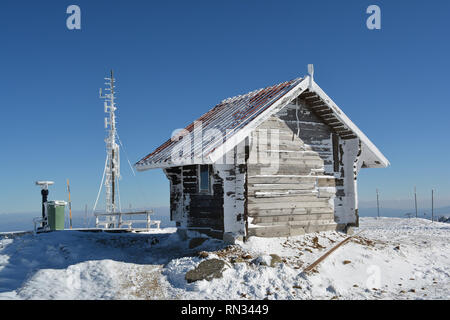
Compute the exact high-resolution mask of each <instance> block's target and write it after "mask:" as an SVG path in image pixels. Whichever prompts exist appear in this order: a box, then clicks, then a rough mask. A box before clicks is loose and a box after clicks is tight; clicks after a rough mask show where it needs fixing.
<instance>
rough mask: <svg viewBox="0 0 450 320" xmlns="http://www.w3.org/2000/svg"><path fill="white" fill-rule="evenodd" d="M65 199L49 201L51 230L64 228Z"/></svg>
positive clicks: (48, 211) (48, 210)
mask: <svg viewBox="0 0 450 320" xmlns="http://www.w3.org/2000/svg"><path fill="white" fill-rule="evenodd" d="M65 206H66V202H65V201H49V202H47V214H48V225H49V227H50V230H52V231H54V230H64V208H65Z"/></svg>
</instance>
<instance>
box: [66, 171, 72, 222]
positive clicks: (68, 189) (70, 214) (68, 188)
mask: <svg viewBox="0 0 450 320" xmlns="http://www.w3.org/2000/svg"><path fill="white" fill-rule="evenodd" d="M67 192H68V193H69V221H70V229H72V202H71V201H70V185H69V179H67Z"/></svg>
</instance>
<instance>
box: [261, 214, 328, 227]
mask: <svg viewBox="0 0 450 320" xmlns="http://www.w3.org/2000/svg"><path fill="white" fill-rule="evenodd" d="M312 220H327V221H330V220H331V221H334V213H320V214H308V215H306V214H304V215H300V214H296V215H283V216H282V215H279V216H258V217H254V218H253V220H252V224H256V225H259V224H262V223H284V222H289V221H312Z"/></svg>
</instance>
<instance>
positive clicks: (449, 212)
mask: <svg viewBox="0 0 450 320" xmlns="http://www.w3.org/2000/svg"><path fill="white" fill-rule="evenodd" d="M408 213H410V214H411V215H412V216H413V217H414V216H415V215H416V211H415V209H414V208H413V209H392V208H380V216H382V217H402V218H403V217H405V216H406V214H408ZM359 215H360V216H361V217H376V216H377V208H360V209H359ZM434 216H435V218H436V219H437V218H439V217H441V216H445V217H448V216H450V206H446V207H440V208H435V209H434ZM418 217H420V218H424V217H425V218H427V219H431V208H429V209H422V208H419V209H418Z"/></svg>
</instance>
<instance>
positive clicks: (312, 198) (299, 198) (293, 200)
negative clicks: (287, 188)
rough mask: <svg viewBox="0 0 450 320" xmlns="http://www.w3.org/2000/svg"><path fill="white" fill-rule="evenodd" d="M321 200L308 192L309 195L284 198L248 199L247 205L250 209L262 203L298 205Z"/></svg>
mask: <svg viewBox="0 0 450 320" xmlns="http://www.w3.org/2000/svg"><path fill="white" fill-rule="evenodd" d="M322 200H323V199H321V198H318V197H317V196H316V195H315V194H313V193H312V192H310V193H309V194H296V195H289V196H284V197H280V196H278V197H270V198H269V197H266V198H255V197H250V196H249V197H248V205H249V207H251V206H252V205H258V204H263V203H279V202H281V201H282V202H290V203H298V202H306V203H307V202H318V201H319V202H322Z"/></svg>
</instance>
